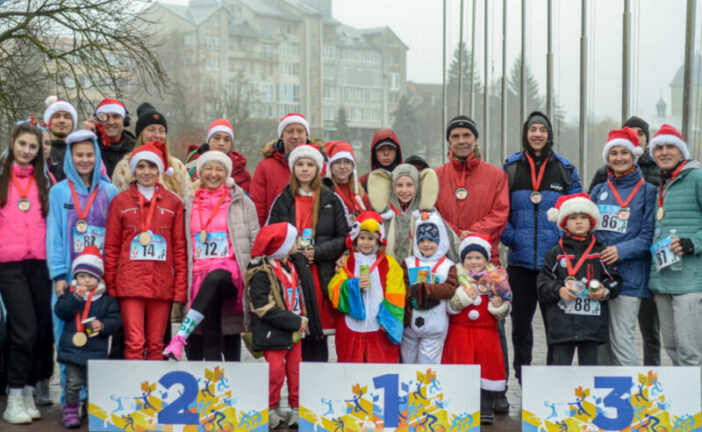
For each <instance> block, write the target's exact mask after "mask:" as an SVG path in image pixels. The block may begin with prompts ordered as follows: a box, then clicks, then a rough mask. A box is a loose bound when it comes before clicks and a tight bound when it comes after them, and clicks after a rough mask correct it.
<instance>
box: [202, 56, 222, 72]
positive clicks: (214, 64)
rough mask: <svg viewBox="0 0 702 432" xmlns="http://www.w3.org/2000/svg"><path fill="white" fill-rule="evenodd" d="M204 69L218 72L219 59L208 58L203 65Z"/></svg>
mask: <svg viewBox="0 0 702 432" xmlns="http://www.w3.org/2000/svg"><path fill="white" fill-rule="evenodd" d="M205 69H209V70H219V57H208V58H207V60H206V63H205Z"/></svg>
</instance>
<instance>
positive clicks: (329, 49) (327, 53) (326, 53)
mask: <svg viewBox="0 0 702 432" xmlns="http://www.w3.org/2000/svg"><path fill="white" fill-rule="evenodd" d="M335 53H336V48H334V47H333V46H331V45H324V47H322V57H324V58H329V59H331V58H334V54H335Z"/></svg>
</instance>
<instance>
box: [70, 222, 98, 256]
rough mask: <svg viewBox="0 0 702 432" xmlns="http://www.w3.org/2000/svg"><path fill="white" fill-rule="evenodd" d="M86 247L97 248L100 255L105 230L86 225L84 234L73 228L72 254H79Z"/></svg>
mask: <svg viewBox="0 0 702 432" xmlns="http://www.w3.org/2000/svg"><path fill="white" fill-rule="evenodd" d="M88 246H97V247H98V249H100V253H103V252H104V249H105V228H101V227H96V226H93V225H88V229H87V230H86V231H85V232H84V233H79V232H78V230H77V229H76V227H75V226H74V227H73V253H76V254H79V253H81V252H83V249H85V248H87V247H88Z"/></svg>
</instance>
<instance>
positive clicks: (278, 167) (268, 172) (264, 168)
mask: <svg viewBox="0 0 702 432" xmlns="http://www.w3.org/2000/svg"><path fill="white" fill-rule="evenodd" d="M270 144H271V143H268V144H266V146H265V147H264V149H263V155H264V158H263V160H261V162H259V163H258V165H257V166H256V171H255V172H254V175H253V182H252V183H251V189H250V191H249V194H250V195H251V200H252V201H253V202H254V204H255V205H256V213H257V214H258V223H259V225H261V226H264V225H265V224H266V219H268V212H270V210H271V206H272V205H273V201H275V198H276V197H277V196H278V195H280V193H281V192H283V189H285V186H287V185H288V184H289V183H290V167H289V166H288V161H286V160H285V155H284V154H283V153H280V152H279V151H276V150H275V149H274V147H275V146H274V145H270Z"/></svg>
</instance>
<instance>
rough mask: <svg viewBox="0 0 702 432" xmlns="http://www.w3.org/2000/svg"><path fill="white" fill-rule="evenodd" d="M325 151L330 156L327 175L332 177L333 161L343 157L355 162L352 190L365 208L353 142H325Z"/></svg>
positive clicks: (357, 200) (358, 202)
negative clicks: (359, 190) (360, 191)
mask: <svg viewBox="0 0 702 432" xmlns="http://www.w3.org/2000/svg"><path fill="white" fill-rule="evenodd" d="M324 152H325V153H326V154H327V157H329V161H328V162H327V167H328V168H327V175H328V176H329V177H330V178H331V176H332V173H331V165H332V163H334V162H336V161H338V160H341V159H346V160H350V161H351V163H353V174H352V177H353V178H352V179H351V183H352V184H351V190H352V191H353V194H354V199H355V200H356V204H358V205H359V207H360V208H362V209H364V210H365V209H366V206H365V204H364V203H363V199H361V196H360V195H359V194H358V169H357V168H356V156H355V155H354V154H353V147H351V144H349V143H347V142H345V141H329V142H327V143H325V144H324Z"/></svg>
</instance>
